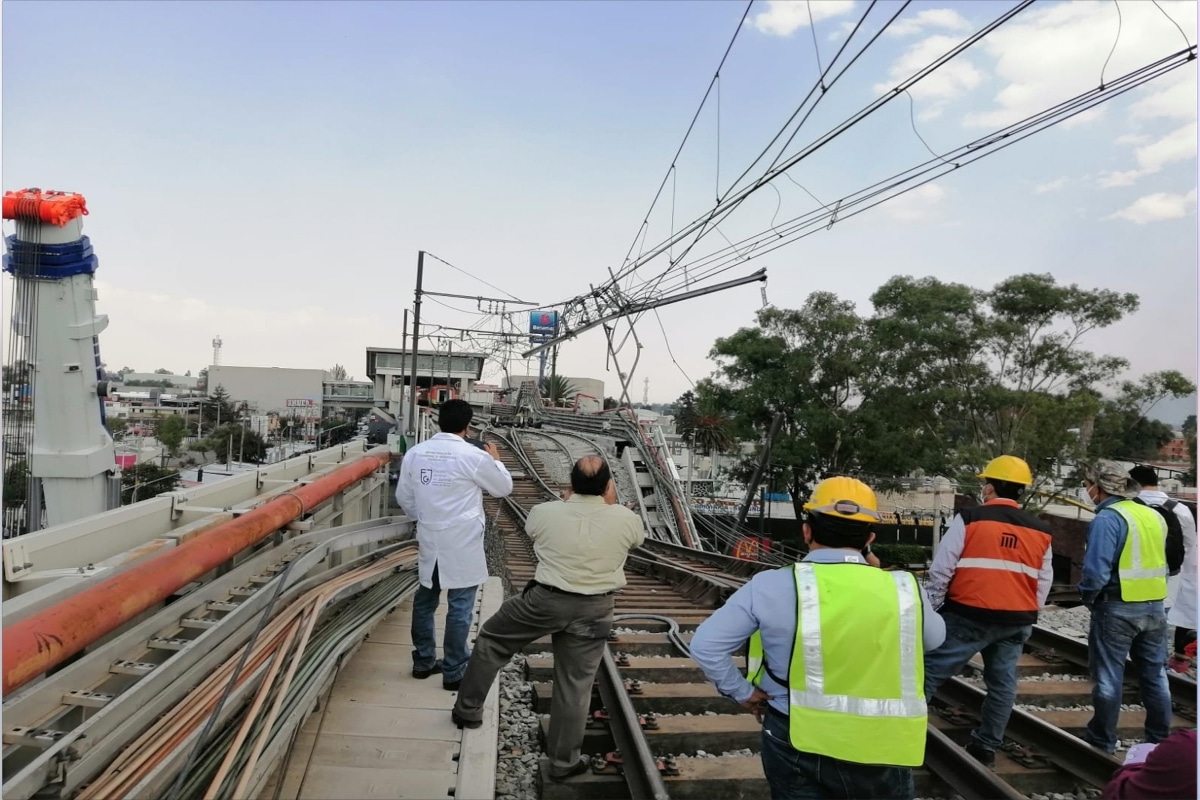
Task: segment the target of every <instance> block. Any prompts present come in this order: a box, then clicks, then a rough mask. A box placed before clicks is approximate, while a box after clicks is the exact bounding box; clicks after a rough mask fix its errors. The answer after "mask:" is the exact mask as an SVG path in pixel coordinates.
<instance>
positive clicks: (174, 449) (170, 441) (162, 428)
mask: <svg viewBox="0 0 1200 800" xmlns="http://www.w3.org/2000/svg"><path fill="white" fill-rule="evenodd" d="M186 432H187V423H185V422H184V420H183V417H181V416H178V415H172V416H170V417H167V418H166V419H164V420H163V421H162V422H161V423H159V425H158V430H157V432H156V433H155V436H156V437H157V439H158V440H159V441H160V442H162V443H163V445H164V446H165V447H166V448H167V452H168V453H170V454H171V456H172V457H174V456H177V455H179V446H180V445H181V444H183V438H184V436H185V435H186Z"/></svg>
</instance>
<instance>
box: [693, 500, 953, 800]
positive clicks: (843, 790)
mask: <svg viewBox="0 0 1200 800" xmlns="http://www.w3.org/2000/svg"><path fill="white" fill-rule="evenodd" d="M876 509H877V507H876V500H875V495H874V492H872V491H871V490H870V488H869V487H867V486H866V485H865V484H863V483H861V482H860V481H857V480H854V479H852V478H830V479H827V480H825V481H822V483H821V484H819V485H818V486H817V487H816V489H815V490H814V492H813V497H812V500H811V501H810V502H809V503H807V504H806V505H805V510H806V511H808V512H809V513H808V514H807V516H806V519H805V522H804V526H803V532H804V538H805V542H806V543H807V544H808V545H809V547H810V551H809V554H808V555H807V556H805V558H804V560H803V563H810V564H821V565H834V564H837V565H839V567H838V568H837V570H834V572H836V573H838V574H840V570H841V569H842V568H843V567H842V566H840V565H845V567H844V568H845V569H848V570H871V571H872V572H875V568H874V567H872V566H870V565H868V564H867V562H866V560H865V559H864V558H863V555H862V553H861V550H862V548H864V547H865V546H867V545H869V544H870V543H871V542H872V541H873V540H874V538H875V534H874V533H873V532H871V530H870V525H871V524H872V522H875V521H878V519H879V514H878V512H877V510H876ZM822 569H824V567H822ZM876 574H878V573H876ZM844 577H847V578H849V577H853V576H850V575H846V576H844ZM902 584H903V582H898V583H897V584H896V585H897V586H900V585H902ZM915 584H916V582H915V581H913V580H911V578H910V579H909V582H908V584H907V586H909V587H911V588H910V589H909V590H908V591H910V592H911V591H912V590H913V589H915V590H916V591H917V592H919V593H920V597H921V603H922V606H923V612H922V613H921V622H922V623H923V627H922V629H921V631H920V639H921V643H922V645H923V647H924V649H925V650H932V649H934V648H936V647H938V646H939V645H941V643H942V642H943V641H944V640H945V637H946V628H945V623H944V622H943V621H942V618H941V617H940V616H939V615H938V614H937V612H935V611H934V610H933V608H932V606H930V604H929V599H928V598H927V597H925V593H924V592H920V590H919V588H918V587H916V585H915ZM799 591H800V590H799V588H798V580H797V573H796V571H795V570H794V569H793V567H791V566H788V567H783V568H780V569H775V570H770V571H767V572H762V573H759V574H758V575H756V576H754V578H752V579H751V580H750V582H749V583H747V584H746V585H745V586H743V587H742V588H741V589H739V590H738V591H737V592H735V593H734V594H733V596H732V597H730V598H729V600H727V601H726V602H725V605H724V606H722V607H721V608H720V609H718V610H717V611H715V612H714V613H713V615H712V616H711V617H709V619H707V620H706V621H705V622H704V623H703V624H702V625H701V626H700V627H699V628H698V629H697V630H696V633H695V636H694V637H693V639H692V642H691V652H692V658H693V659H694V660H695V661H696V663H697V664H699V666H700V668H701V669H702V670H703V671H704V674H705V676H706V677H707V678H708V679H709V681H711V682H712V683H713V684H714V685H715V686H716V688H717V691H718V692H720V693H721V694H722V695H723V696H725V697H728V698H729V699H730V700H733V701H734V702H735V703H739V704H740V705H742V706H744V707H745V708H746V709H747V710H748V711H750V712H751V713H752V714H754V716H755V718H756V719H758V720H759V721H760V722H763V724H764V727H763V747H762V759H763V771H764V772H765V773H766V776H767V781H768V782H769V783H770V784H771V796H772V798H775V800H784V799H785V798H786V799H790V798H793V797H795V798H799V797H805V798H809V797H840V798H854V797H875V798H884V797H887V798H911V797H912V792H913V788H912V787H913V783H912V775H911V770H910V769H909V768H907V767H904V766H889V765H902V764H904V763H906V762H904V761H896V760H893V761H888V760H884V759H886V758H887V755H886V754H884V751H883V748H882V747H880V748H877V749H878V750H879V753H878V754H872V753H871V749H870V743H867V742H864V745H863V749H862V751H861V753H859V754H856V755H861V756H864V759H863V760H862V761H861V762H860V763H854V761H851V760H847V759H846V758H845V756H844V755H842V756H838V755H822V754H820V753H818V752H808V751H807V749H797V747H795V746H793V744H792V743H793V742H794V741H796V739H795V737H794V736H793V733H794V731H793V730H792V729H791V727H790V722H789V719H790V716H791V714H792V708H791V700H792V698H791V697H790V696H789V691H788V687H787V682H788V680H789V676H790V675H791V670H792V658H793V653H795V652H796V648H797V627H798V622H797V606H798V605H800V604H799V603H798V599H797V598H798V592H799ZM909 596H910V597H911V594H910V595H909ZM807 597H809V596H808V595H806V598H807ZM817 597H819V596H817ZM809 602H810V601H809V600H808V599H806V600H805V603H806V605H805V614H806V617H805V618H806V619H808V616H807V615H808V614H809V613H810V607H809V606H808V605H807V603H809ZM829 602H830V605H831V606H832V605H834V604H836V605H838V606H839V607H840V608H841V609H842V610H843V611H845V610H846V609H847V608H848V606H847V603H848V602H852V601H848V600H847V598H845V597H844V596H843V597H837V598H832V597H831V598H829ZM825 603H826V599H825V598H823V597H821V598H820V605H822V606H823V605H824V604H825ZM811 612H812V613H813V614H815V615H816V616H815V617H814V621H816V619H818V618H820V619H822V620H823V614H824V609H823V608H812V609H811ZM867 612H868V613H867V614H864V615H863V617H862V619H863V620H864V623H863V624H864V625H866V626H871V625H873V624H875V623H874V622H873V621H872V619H873V616H872V615H873V614H874V615H878V614H879V613H884V614H886V613H888V612H886V611H884V612H880V610H879V609H878V608H872V609H867ZM915 612H916V608H915V599H914V601H913V602H912V605H911V606H909V607H908V610H907V612H906V611H905V607H904V605H903V604H902V605H901V606H900V611H899V613H900V615H901V617H907V619H908V621H909V624H911V622H912V616H913V615H915ZM891 613H892V615H893V618H892V623H893V624H895V619H894V615H895V612H891ZM874 618H876V619H877V618H878V617H874ZM808 624H811V623H808ZM824 624H825V623H824V622H823V621H822V622H821V623H820V624H819V625H818V626H817V628H818V633H817V636H818V637H822V640H821V644H819V645H818V646H817V650H816V652H814V653H813V654H812V660H813V661H814V662H815V663H819V664H823V663H824V662H823V660H822V656H823V653H824V649H825V645H826V644H829V646H830V647H831V648H832V650H836V651H840V652H841V653H843V655H842V656H841V657H840V658H844V657H845V653H846V652H847V651H846V650H845V649H844V646H842V645H839V644H838V643H837V641H836V640H837V639H838V637H837V636H836V634H835V635H834V636H833V639H831V640H826V639H825V638H824V636H825V634H823V633H822V632H821V626H823V625H824ZM901 627H902V628H903V624H902V625H901ZM755 632H758V633H759V635H760V636H761V640H762V653H763V657H762V661H763V669H762V673H763V674H761V676H760V677H759V678H757V683H758V685H757V686H756V685H754V684H753V683H751V682H750V680H748V679H747V678H746V677H745V676H743V675H742V673H741V671H740V670H739V669H738V668H737V666H736V665H735V664H734V661H733V657H734V654H735V653H737V652H738V651H740V650H741V648H742V647H743V646H744V645H745V644H746V641H747V640H748V639H750V637H751V636H752V635H753V634H754V633H755ZM872 633H873V631H864V636H867V637H870V636H871V635H872ZM916 635H917V634H916V631H915V629H914V630H913V633H912V637H913V638H912V640H910V642H909V645H908V646H911V647H913V649H916V641H915V638H916ZM843 641H844V640H843ZM904 646H905V645H904V644H901V645H900V648H901V649H902V648H903V647H904ZM804 647H805V653H806V656H805V661H806V662H807V661H808V660H809V658H808V655H807V653H808V643H807V642H806V643H805V644H804ZM897 652H899V651H897ZM919 657H920V656H919V655H918V658H919ZM836 660H837V659H836V658H835V661H836ZM900 660H901V663H902V664H903V658H902V657H900ZM884 662H886V659H884V661H881V662H880V663H884ZM860 666H861V664H860ZM866 668H867V669H870V668H871V667H870V666H869V665H868V666H867V667H866ZM892 668H893V669H894V668H895V665H894V664H892ZM909 668H910V669H912V670H913V673H912V675H914V676H915V674H916V668H915V667H914V666H912V665H911V664H910V665H909ZM800 669H805V670H807V669H809V665H808V664H805V665H804V666H802V667H800ZM818 669H819V670H823V669H826V667H824V666H822V667H819V668H818ZM829 669H836V667H829ZM903 669H904V667H903V666H901V671H903ZM826 677H827V678H828V677H830V676H828V675H827V676H826ZM880 680H881V681H884V682H887V681H888V678H887V676H884V675H881V676H880ZM912 680H913V681H914V683H913V687H912V692H913V694H914V695H917V694H919V695H920V696H919V698H916V697H914V698H913V700H914V701H915V702H917V703H919V704H920V707H921V710H922V712H923V711H924V695H923V693H919V692H918V691H917V689H916V685H915V677H914V678H912ZM808 683H809V688H808V690H807V691H805V692H801V693H799V694H803V695H811V694H814V693H816V694H820V693H821V692H822V690H821V689H820V688H816V689H814V688H813V687H814V686H820V685H821V683H824V684H828V683H829V682H828V681H823V682H816V681H813V680H812V679H809V681H808ZM900 683H903V679H901V681H900ZM826 688H828V687H826ZM830 698H832V696H826V699H830ZM842 699H844V700H846V701H848V702H853V701H854V700H855V699H856V698H842ZM832 700H839V698H832ZM889 702H891V701H889ZM901 702H903V701H901ZM869 703H870V701H867V703H866V704H869ZM899 704H901V703H897V705H899ZM797 713H799V711H798V712H797ZM918 720H923V713H922V715H921V717H918ZM917 724H918V726H919V730H920V733H921V741H920V743H915V742H913V743H911V744H912V745H913V747H915V748H919V750H918V754H917V756H916V759H915V763H919V761H920V755H919V752H920V751H921V750H923V747H924V730H925V728H924V722H923V721H919V722H918V723H917ZM817 749H818V750H819V749H820V748H817ZM912 749H913V748H912V747H910V748H909V750H910V751H911V750H912ZM910 755H911V752H910ZM875 757H878V758H880V759H881V760H875ZM855 760H857V759H855ZM907 763H909V764H912V763H914V761H911V760H910V761H908V762H907Z"/></svg>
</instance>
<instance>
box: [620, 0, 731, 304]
mask: <svg viewBox="0 0 1200 800" xmlns="http://www.w3.org/2000/svg"><path fill="white" fill-rule="evenodd" d="M753 5H754V0H750V2H748V3H746V8H745V10H744V11H742V18H741V19H740V20H738V24H737V27H736V28H735V29H734V31H733V36H732V37H730V39H729V44H728V45H727V46H726V47H725V53H724V54H723V55H722V56H721V61H720V63H719V64H717V70H716V72H714V73H713V77H712V79H711V80H710V81H709V82H708V88H707V89H705V90H704V96H703V97H702V98H700V105H699V106H698V107H697V108H696V113H695V114H693V115H692V121H691V122H690V123H688V127H687V130H686V131H684V134H683V141H681V142H680V143H679V147H678V148H677V149H676V150H675V155H674V156H672V157H671V165H670V166H669V167H667V171H666V173H665V174H664V175H663V179H662V182H661V183H660V184H659V185H658V189H657V190H656V191H655V192H654V199H652V200H651V201H650V207H649V208H648V209H646V213H645V215H644V218H643V221H642V224H641V225H639V226H638V233H637V235H635V236H634V237H633V242H632V243H631V244H630V245H629V250H628V252H626V253H625V259H624V263H628V262H629V256H630V255H631V254H632V253H633V248H634V247H636V246H637V240H638V238H639V237H642V238H643V239H644V238H645V233H644V231H645V229H646V228H647V227H648V226H649V224H650V214H651V213H653V211H654V206H655V205H657V204H658V199H659V197H661V196H662V192H663V189H664V188H666V185H667V178H669V177H671V172H672V170H674V169H675V164H676V163H677V162H678V161H679V156H680V154H681V153H683V148H684V147H685V146H686V145H687V142H688V138H689V137H691V135H692V130H693V129H694V128H695V127H696V121H697V120H698V119H700V113H701V112H702V111H703V110H704V104H705V103H707V102H708V96H709V95H710V94H711V93H712V90H713V86H714V85H715V84H716V83H717V81H718V80H719V78H720V75H721V69H722V68H723V67H724V66H725V60H726V59H727V58H729V53H730V52H731V51H732V50H733V45H734V42H736V41H737V38H738V34H740V33H741V32H742V28H743V27H745V24H746V17H747V16H749V14H750V8H751V6H753ZM614 282H615V280H614Z"/></svg>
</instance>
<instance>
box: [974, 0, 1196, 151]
mask: <svg viewBox="0 0 1200 800" xmlns="http://www.w3.org/2000/svg"><path fill="white" fill-rule="evenodd" d="M1158 5H1160V6H1162V7H1163V9H1164V10H1165V11H1166V12H1167V13H1168V14H1170V15H1171V16H1172V18H1173V19H1175V20H1176V21H1177V22H1178V23H1179V25H1180V26H1181V27H1182V28H1183V29H1184V30H1192V31H1194V30H1196V5H1197V4H1196V3H1194V2H1191V0H1184V1H1183V2H1165V1H1162V0H1160V2H1159V4H1158ZM1120 12H1121V15H1122V17H1121V36H1120V41H1119V42H1117V47H1116V50H1115V52H1113V54H1112V58H1111V60H1110V61H1109V63H1108V66H1107V67H1106V68H1104V76H1105V79H1106V80H1111V79H1113V78H1116V77H1117V76H1119V75H1122V74H1125V73H1127V72H1130V71H1131V70H1133V69H1135V68H1137V67H1141V66H1143V65H1145V64H1147V63H1149V62H1151V61H1154V60H1156V59H1158V58H1161V57H1162V56H1165V55H1167V54H1168V53H1171V52H1173V51H1175V50H1179V49H1181V48H1182V46H1183V40H1182V38H1181V37H1180V36H1179V31H1178V30H1176V29H1175V26H1174V25H1173V24H1172V23H1171V22H1170V21H1169V20H1168V19H1166V18H1165V17H1164V16H1163V13H1162V12H1160V11H1159V9H1158V8H1156V7H1155V5H1154V4H1153V3H1122V4H1121V6H1120ZM1116 35H1117V10H1116V7H1115V6H1114V4H1113V3H1107V2H1106V3H1098V2H1083V1H1081V0H1076V1H1075V2H1068V3H1060V4H1057V5H1052V6H1047V7H1044V8H1037V7H1035V8H1034V9H1033V10H1031V11H1027V12H1025V13H1023V14H1021V15H1020V16H1018V17H1017V18H1016V19H1014V20H1013V21H1011V22H1009V23H1007V24H1005V25H1003V26H1001V27H1000V28H998V29H996V31H995V32H993V33H992V34H990V35H989V36H988V37H987V38H985V39H984V40H983V42H982V43H981V46H982V48H983V50H984V51H985V52H986V53H987V54H988V55H990V56H992V57H993V58H994V59H995V61H996V66H995V72H996V75H997V76H998V77H1000V78H1002V79H1003V80H1004V81H1005V84H1006V85H1005V86H1004V88H1002V89H1001V90H1000V91H999V92H998V93H997V94H996V95H995V97H994V98H993V100H994V105H993V107H992V108H991V109H989V110H987V111H983V112H979V113H975V114H971V115H968V116H967V118H966V124H967V125H970V126H975V127H984V128H992V127H1001V126H1004V125H1008V124H1011V123H1013V122H1016V121H1018V120H1020V119H1023V118H1024V117H1027V116H1029V115H1030V114H1033V113H1036V112H1037V111H1040V110H1042V109H1044V108H1047V107H1049V106H1052V105H1055V104H1057V103H1060V102H1062V101H1064V100H1067V99H1069V98H1070V97H1073V96H1075V95H1078V94H1081V93H1083V92H1085V91H1088V90H1090V89H1095V88H1096V87H1097V86H1098V85H1099V84H1100V81H1101V78H1100V73H1101V68H1102V67H1104V62H1105V59H1106V58H1107V57H1108V54H1109V51H1110V50H1112V49H1113V42H1114V41H1115V40H1116ZM1187 71H1188V72H1190V73H1192V78H1191V80H1192V81H1193V83H1192V86H1194V85H1195V84H1194V80H1195V78H1194V75H1195V70H1194V69H1189V70H1187ZM1171 89H1172V90H1171V92H1170V93H1169V94H1168V93H1166V92H1160V94H1163V95H1164V96H1162V97H1157V98H1155V99H1151V98H1147V99H1146V101H1145V103H1146V106H1145V108H1144V109H1143V110H1142V113H1143V114H1154V115H1158V116H1164V115H1166V116H1174V117H1179V116H1182V114H1183V111H1182V105H1185V104H1190V108H1191V109H1192V111H1191V113H1192V115H1193V116H1194V114H1195V107H1196V102H1195V101H1196V95H1195V89H1194V88H1193V89H1192V90H1191V96H1190V98H1188V97H1187V94H1188V92H1187V91H1186V90H1184V89H1179V88H1177V87H1174V86H1172V87H1171ZM1094 118H1095V117H1093V119H1094Z"/></svg>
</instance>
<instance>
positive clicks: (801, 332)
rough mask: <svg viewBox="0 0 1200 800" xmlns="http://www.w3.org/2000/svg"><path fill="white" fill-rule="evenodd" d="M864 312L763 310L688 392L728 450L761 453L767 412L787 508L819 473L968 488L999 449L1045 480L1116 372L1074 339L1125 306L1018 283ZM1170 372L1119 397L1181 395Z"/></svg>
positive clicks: (878, 298) (817, 304) (926, 286)
mask: <svg viewBox="0 0 1200 800" xmlns="http://www.w3.org/2000/svg"><path fill="white" fill-rule="evenodd" d="M871 302H872V304H873V306H874V313H873V314H872V315H871V316H869V317H862V316H860V315H859V314H858V313H857V311H856V309H855V307H854V305H853V304H852V303H850V302H848V301H845V300H841V299H839V298H838V297H836V296H835V295H833V294H831V293H828V292H815V293H813V294H812V295H810V296H809V297H808V299H807V300H806V301H805V303H804V304H803V306H801V308H799V309H796V310H786V309H778V308H774V307H768V308H765V309H763V310H762V311H760V312H759V313H758V315H757V320H756V322H757V324H756V326H755V327H751V328H743V329H741V330H739V331H737V332H735V333H734V334H732V335H731V336H729V337H726V338H722V339H718V340H717V342H716V344H715V345H714V347H713V350H712V353H711V356H712V358H713V359H714V360H715V361H716V362H717V364H718V369H717V371H716V372H715V373H714V375H713V376H712V377H711V378H710V379H708V380H705V381H702V382H701V383H700V384H698V386H697V388H696V407H697V409H700V408H703V407H704V406H705V404H706V403H707V404H709V407H710V408H712V409H713V410H715V411H717V412H719V413H720V414H722V415H727V416H728V417H729V418H730V428H731V433H733V434H734V435H735V436H737V437H738V438H742V439H749V440H759V441H761V440H762V439H763V438H764V435H765V433H766V431H767V430H768V428H769V426H770V423H771V419H772V417H773V416H774V414H775V413H776V412H780V413H782V414H783V417H784V424H783V428H782V430H781V433H780V436H779V441H777V442H776V443H775V444H774V446H773V448H772V456H771V461H772V463H773V464H774V465H776V466H783V467H784V468H785V470H786V471H787V483H788V484H789V485H788V487H787V489H788V491H790V492H791V493H792V496H793V498H795V502H796V503H797V505H799V504H800V503H802V502H803V501H804V499H805V498H806V496H807V494H808V488H809V487H810V486H811V485H813V484H814V483H815V482H816V481H817V480H819V479H820V478H822V477H825V476H827V475H834V474H864V475H867V476H874V475H897V474H900V475H903V474H911V473H914V472H916V471H918V470H920V471H923V472H924V473H925V474H941V475H946V476H949V477H952V478H959V479H966V480H973V478H974V475H975V473H977V472H978V469H979V468H980V467H981V466H982V465H983V464H984V463H985V462H986V461H987V460H988V459H990V458H992V457H994V456H997V455H1000V454H1002V453H1009V454H1012V455H1017V456H1020V457H1022V458H1024V459H1025V460H1026V461H1028V462H1029V464H1030V466H1031V467H1032V468H1033V470H1034V473H1035V476H1036V477H1037V478H1038V479H1041V480H1044V479H1046V478H1048V477H1049V476H1050V475H1051V474H1052V472H1053V467H1054V465H1055V464H1056V463H1057V462H1060V461H1061V460H1064V459H1071V458H1075V457H1077V456H1079V455H1081V454H1082V452H1083V450H1082V444H1083V443H1082V441H1081V437H1080V435H1079V431H1080V429H1081V427H1083V426H1084V424H1085V422H1086V421H1087V420H1090V419H1092V418H1093V417H1095V415H1096V414H1097V413H1098V411H1099V410H1100V408H1101V407H1102V400H1101V398H1100V395H1099V392H1098V391H1097V389H1096V387H1097V386H1099V385H1102V384H1104V383H1105V382H1107V381H1111V380H1112V379H1113V378H1114V377H1115V376H1116V374H1117V373H1118V372H1119V371H1120V370H1121V369H1123V368H1124V367H1125V366H1127V365H1126V363H1125V362H1124V361H1123V360H1121V359H1118V358H1113V357H1109V356H1102V355H1096V354H1094V353H1091V352H1089V351H1087V350H1084V349H1083V348H1082V346H1081V342H1082V340H1083V338H1084V337H1085V336H1086V335H1087V334H1088V333H1089V332H1091V331H1093V330H1095V329H1097V328H1102V327H1106V326H1108V325H1111V324H1113V323H1115V322H1117V321H1118V320H1120V319H1121V318H1122V317H1123V316H1124V315H1125V314H1127V313H1130V312H1132V311H1134V310H1136V308H1137V306H1138V300H1137V297H1136V296H1135V295H1132V294H1118V293H1116V292H1112V291H1109V290H1104V289H1095V290H1089V289H1081V288H1080V287H1078V286H1076V285H1073V284H1072V285H1069V286H1068V285H1060V284H1058V283H1057V282H1056V281H1055V280H1054V278H1053V277H1051V276H1049V275H1034V274H1027V275H1017V276H1013V277H1011V278H1007V279H1005V280H1003V281H1001V282H1000V283H998V284H996V286H994V287H993V288H992V289H991V290H986V291H984V290H979V289H974V288H971V287H968V286H963V285H961V284H954V283H943V282H942V281H939V280H937V279H935V278H922V279H915V278H912V277H908V276H897V277H894V278H892V279H891V280H889V281H887V282H886V283H885V284H884V285H883V286H881V287H880V288H879V289H878V290H877V291H876V292H875V293H874V294H873V295H872V297H871ZM1177 376H1178V374H1177V373H1175V374H1174V375H1170V376H1167V375H1163V376H1161V377H1160V378H1159V379H1156V381H1154V382H1151V385H1150V386H1149V387H1147V388H1146V389H1145V390H1144V391H1141V392H1140V393H1139V392H1134V393H1133V394H1132V395H1131V396H1132V397H1134V398H1140V400H1141V401H1143V402H1150V401H1152V400H1154V398H1155V397H1158V399H1161V397H1162V396H1170V394H1171V393H1172V392H1174V391H1181V390H1182V389H1184V388H1186V387H1185V386H1184V384H1185V383H1186V382H1181V381H1182V379H1181V376H1179V377H1177ZM1164 392H1165V393H1166V394H1164ZM682 400H683V398H681V401H682ZM697 413H699V412H697ZM692 424H693V425H694V424H695V423H694V422H692ZM760 447H761V445H760ZM752 460H754V459H752ZM747 467H748V465H747ZM743 471H747V470H743Z"/></svg>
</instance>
